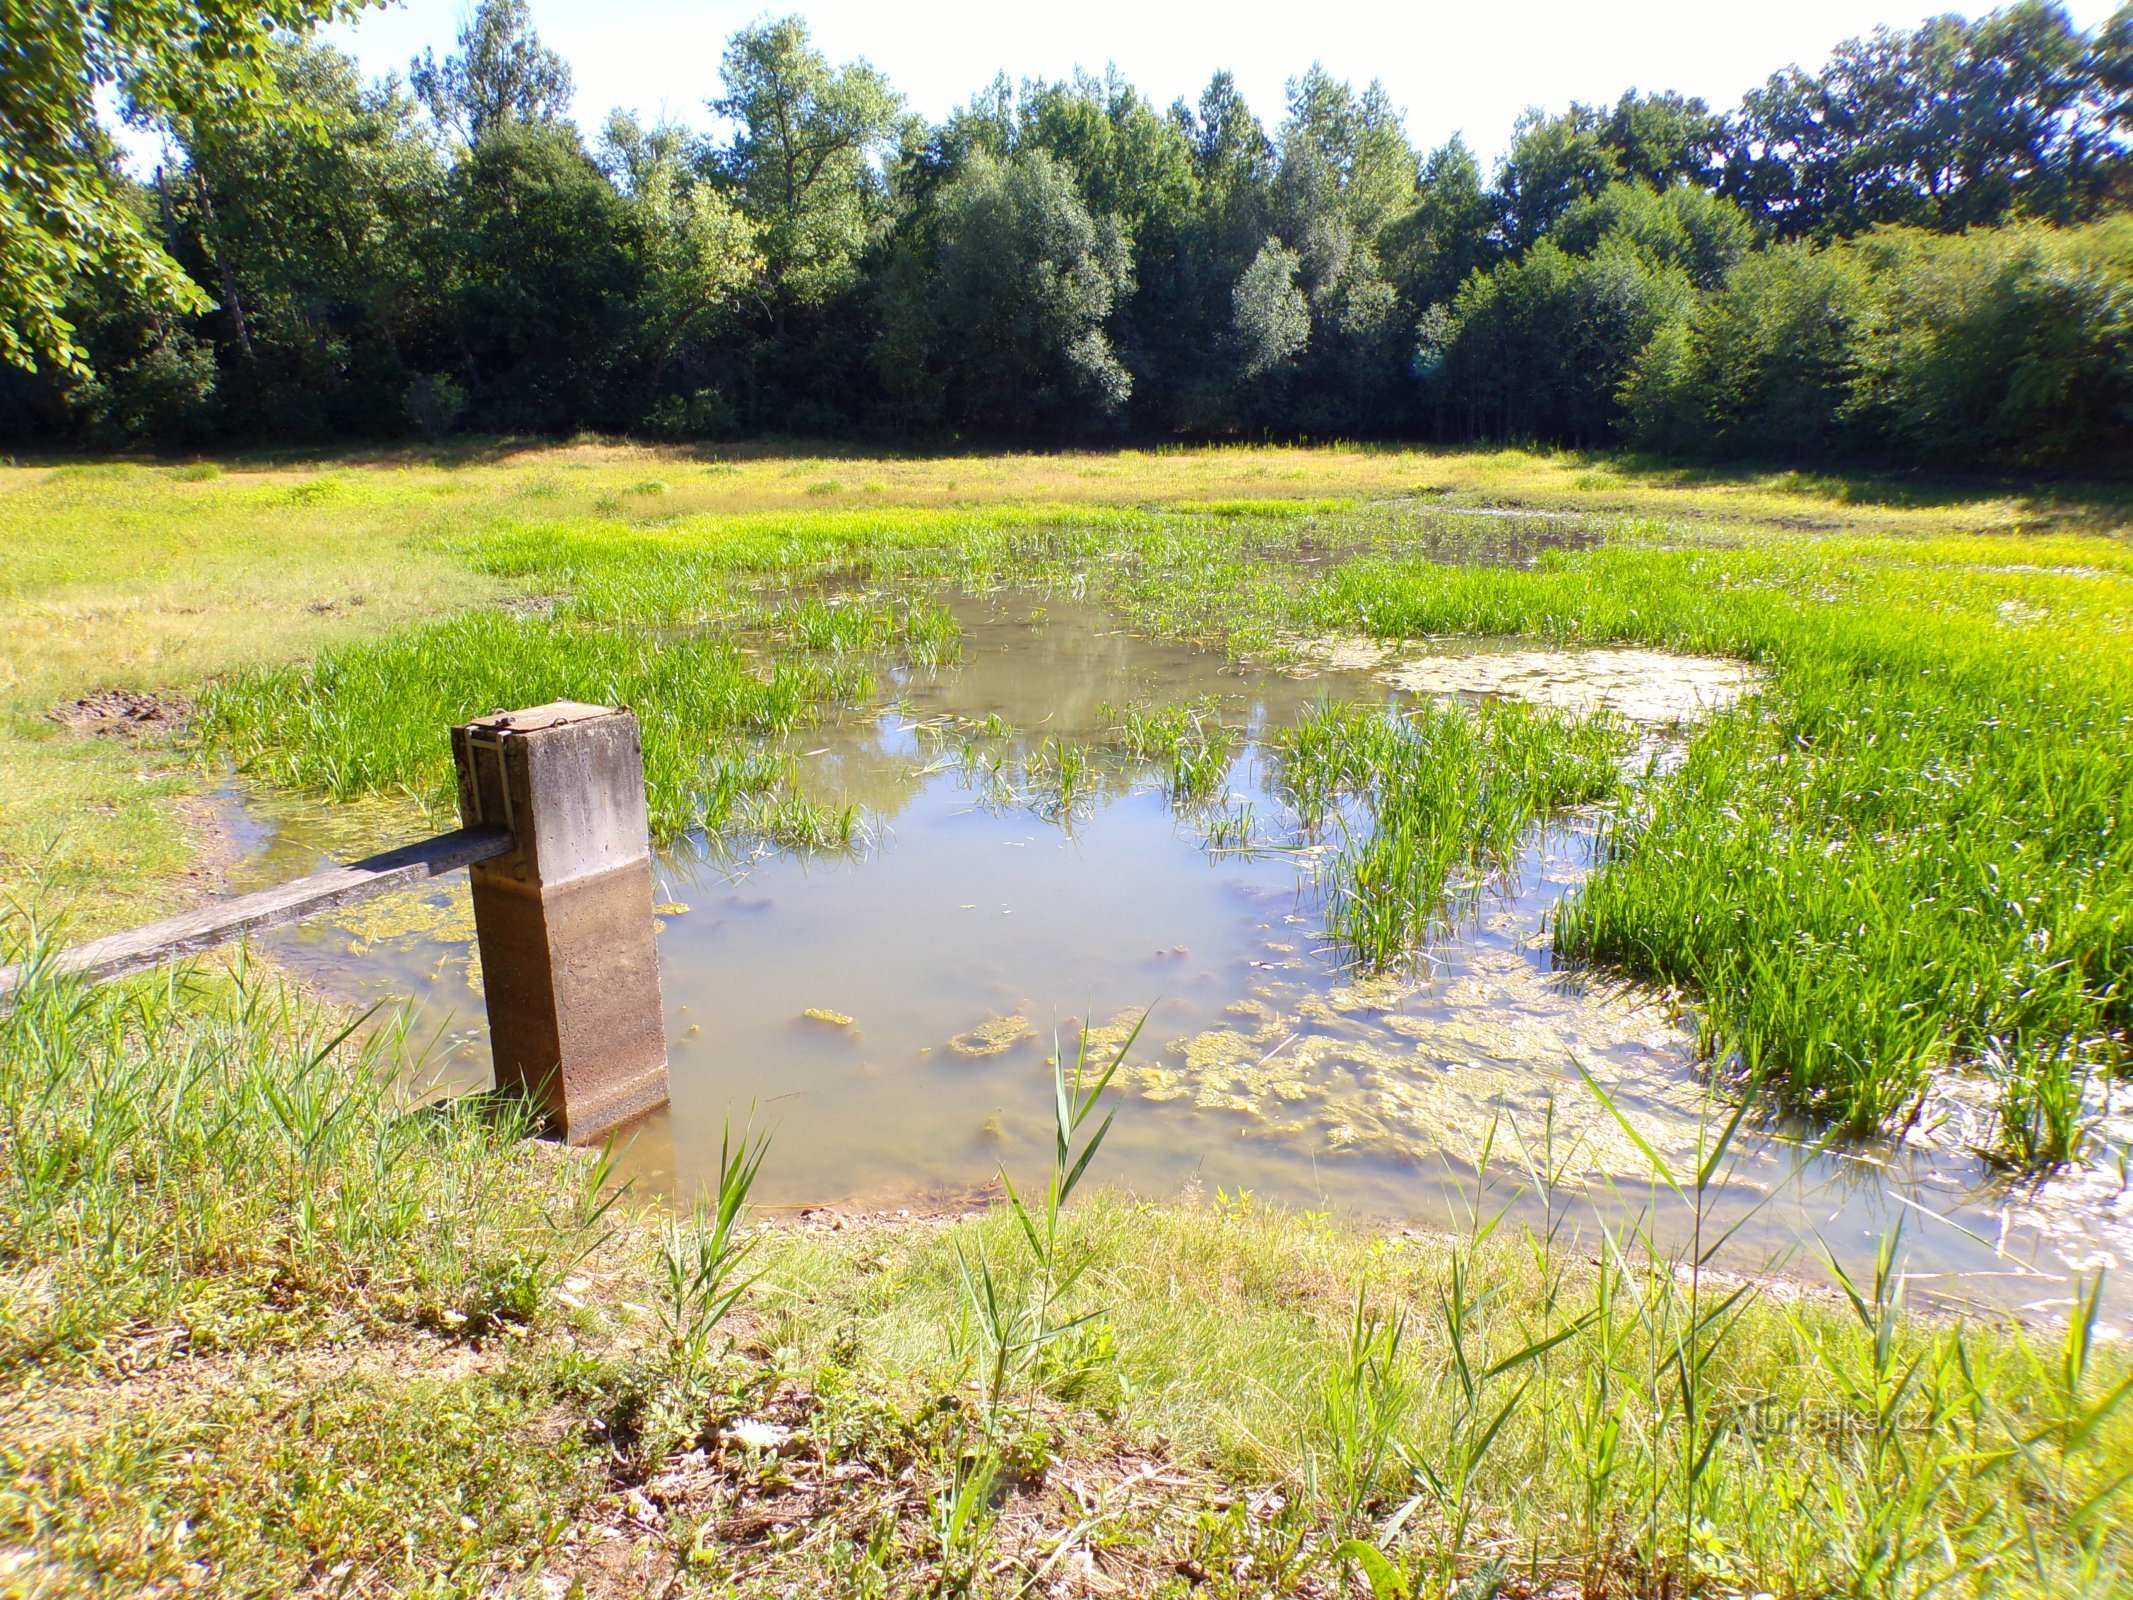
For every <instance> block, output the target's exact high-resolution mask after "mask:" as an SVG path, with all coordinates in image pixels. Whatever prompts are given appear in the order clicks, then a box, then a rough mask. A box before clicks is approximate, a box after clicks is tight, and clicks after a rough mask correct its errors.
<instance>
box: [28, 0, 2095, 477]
mask: <svg viewBox="0 0 2133 1600" xmlns="http://www.w3.org/2000/svg"><path fill="white" fill-rule="evenodd" d="M249 70H250V72H251V74H252V81H253V82H254V83H255V84H256V86H257V88H258V90H259V93H257V94H256V95H250V96H248V95H244V94H201V95H196V96H189V97H182V98H180V99H179V100H177V101H176V102H175V103H172V104H167V105H164V106H162V107H160V108H159V113H158V121H159V123H160V125H161V126H162V127H163V128H164V129H165V131H166V135H167V140H166V147H167V150H168V152H169V154H168V158H167V159H166V160H165V161H164V162H163V164H162V165H161V166H160V167H159V168H158V169H157V170H156V171H155V172H154V174H153V176H152V177H151V178H149V179H147V180H145V181H136V180H133V179H129V178H126V177H125V176H124V175H123V174H121V173H120V171H119V170H118V167H117V163H116V159H115V156H114V155H113V153H112V150H111V148H110V146H109V144H108V142H107V141H105V140H104V139H103V136H102V135H101V133H100V132H99V131H98V130H97V129H96V128H95V127H94V126H93V125H89V126H78V127H74V128H71V129H69V130H67V134H68V137H69V138H71V139H72V141H73V144H72V145H71V146H70V147H69V148H71V149H75V150H77V151H79V152H82V154H81V156H80V159H81V161H83V162H93V163H94V164H95V166H96V168H97V171H98V174H99V175H100V177H101V179H102V181H103V182H104V183H105V184H107V185H108V187H109V190H110V192H111V193H112V194H114V195H115V196H116V203H117V206H118V207H119V212H120V215H119V219H118V221H119V224H120V225H122V226H121V227H120V231H121V232H125V231H126V230H131V233H132V234H133V235H137V236H138V238H139V239H141V240H143V241H149V242H152V244H153V245H154V246H159V247H160V248H159V250H150V249H149V247H148V244H146V243H144V244H143V246H142V251H143V252H145V253H144V254H142V255H141V257H140V259H141V260H150V259H151V258H153V259H154V260H156V261H161V262H163V263H165V264H167V265H168V268H169V271H170V273H173V274H177V275H180V280H181V281H178V282H176V283H175V285H173V284H170V283H163V282H161V281H160V280H155V281H151V277H150V276H148V275H146V274H147V269H145V268H141V267H140V265H139V262H138V261H135V262H134V263H133V266H132V268H131V269H128V270H120V268H119V267H115V266H114V265H113V262H112V261H111V260H110V259H109V258H108V257H107V258H103V259H99V258H98V257H97V256H96V255H95V254H94V252H89V253H86V254H82V255H80V257H79V258H78V259H76V258H73V257H69V258H67V259H64V260H59V261H58V263H57V265H55V266H54V267H53V268H52V270H51V272H50V274H49V281H50V283H51V284H52V285H54V287H53V288H52V289H51V290H50V292H49V294H47V295H45V296H44V298H43V299H42V300H41V301H38V302H37V303H35V304H34V305H33V304H31V303H30V301H29V300H27V299H25V298H24V297H23V296H22V295H21V294H20V293H19V292H18V293H17V294H16V295H15V297H14V299H13V300H11V299H10V296H9V295H8V294H6V293H0V335H4V337H0V357H6V358H8V362H9V364H8V365H6V366H4V367H0V434H5V435H6V436H9V437H11V438H13V439H16V440H19V441H40V440H41V441H46V442H70V441H79V442H96V443H121V442H145V443H150V444H154V445H158V446H164V447H187V446H200V445H206V444H209V443H213V442H267V441H282V440H290V441H298V440H302V441H310V440H331V439H391V438H396V437H406V436H410V435H419V436H423V437H427V438H432V439H435V438H441V437H443V436H445V435H447V434H450V433H452V432H453V431H455V430H469V431H479V432H484V433H493V432H511V433H541V434H555V433H566V432H571V431H576V430H580V429H594V430H600V431H606V432H616V433H630V434H635V435H640V436H652V437H658V438H665V439H676V440H682V439H716V438H724V437H729V436H733V435H737V434H743V433H746V434H784V435H802V436H814V437H823V436H852V435H861V436H867V437H872V438H881V439H897V440H911V441H944V440H948V439H952V438H960V439H966V440H976V441H986V442H990V441H1004V440H1011V439H1012V440H1028V441H1065V440H1095V439H1104V438H1117V437H1193V438H1225V437H1251V438H1261V437H1336V436H1337V437H1426V438H1440V439H1474V438H1497V439H1518V440H1544V441H1557V442H1566V443H1573V444H1582V445H1599V444H1608V443H1627V444H1632V445H1638V446H1643V447H1648V448H1653V449H1658V450H1663V451H1667V452H1672V453H1679V454H1712V455H1727V456H1757V455H1771V456H1783V457H1787V458H1794V459H1815V458H1823V457H1835V456H1847V455H1849V456H1856V457H1864V458H1874V459H1886V460H1899V461H1919V462H1933V461H1947V462H1963V463H1971V462H1981V461H1990V462H1998V463H2005V464H2018V465H2025V466H2041V467H2053V468H2075V469H2081V470H2121V469H2125V468H2127V467H2128V466H2133V446H2129V443H2128V441H2129V440H2133V4H2129V5H2127V6H2125V7H2122V8H2121V9H2120V10H2119V11H2118V12H2117V13H2116V15H2115V16H2113V17H2112V18H2111V19H2109V20H2108V21H2107V22H2105V23H2104V24H2102V25H2101V26H2099V27H2097V28H2096V29H2094V30H2092V31H2084V30H2082V29H2081V28H2079V27H2077V26H2076V25H2075V24H2074V23H2073V21H2072V20H2071V18H2070V17H2069V16H2068V14H2067V13H2066V11H2065V10H2064V9H2062V8H2061V7H2059V6H2057V5H2053V4H2045V3H2023V4H2017V5H2013V6H2010V7H2008V8H2007V9H2004V10H2000V11H1996V12H1993V13H1991V14H1989V15H1986V16H1983V17H1981V18H1978V19H1976V20H1974V21H1965V20H1963V19H1961V18H1959V17H1953V16H1949V17H1939V18H1935V19H1932V20H1930V21H1928V22H1926V23H1925V24H1923V25H1922V26H1920V27H1919V28H1917V29H1915V30H1910V31H1901V30H1888V29H1884V30H1881V31H1879V32H1876V33H1875V34H1873V35H1871V36H1870V37H1867V38H1863V39H1855V40H1851V41H1848V42H1846V43H1844V44H1841V45H1839V46H1838V47H1837V48H1836V50H1835V51H1834V53H1833V54H1832V55H1831V57H1830V59H1829V60H1828V61H1827V62H1826V63H1825V64H1824V65H1823V66H1822V67H1821V68H1820V69H1819V70H1817V71H1808V70H1805V69H1802V68H1799V67H1792V68H1787V69H1786V70H1784V71H1782V72H1779V73H1777V74H1775V75H1774V76H1772V77H1771V78H1770V79H1769V80H1768V81H1767V82H1766V83H1765V84H1763V85H1762V86H1761V87H1759V88H1755V89H1752V90H1750V91H1749V92H1748V93H1746V94H1745V95H1744V96H1743V97H1742V99H1741V102H1740V104H1739V105H1738V106H1737V107H1735V108H1732V109H1731V110H1727V111H1718V110H1714V109H1712V108H1711V107H1710V106H1708V105H1707V104H1705V103H1704V102H1703V101H1701V100H1699V99H1695V98H1692V97H1687V96H1682V95H1678V94H1672V93H1640V92H1638V91H1636V90H1631V91H1628V92H1626V93H1624V94H1623V95H1622V96H1621V97H1620V99H1618V100H1617V101H1615V102H1614V103H1613V104H1612V105H1595V106H1586V105H1572V106H1571V107H1570V108H1569V109H1568V110H1566V111H1562V112H1558V113H1544V112H1540V111H1530V112H1528V113H1526V114H1525V115H1524V116H1523V117H1521V118H1520V119H1519V121H1518V123H1517V125H1516V127H1515V130H1514V132H1513V136H1512V138H1511V141H1510V144H1509V147H1508V150H1507V152H1506V154H1505V155H1504V156H1503V158H1502V159H1501V160H1500V161H1499V162H1497V163H1496V164H1495V166H1494V170H1493V171H1484V169H1483V165H1482V163H1481V162H1480V161H1479V160H1478V159H1477V157H1476V155H1475V154H1474V152H1473V151H1472V150H1471V149H1470V148H1469V147H1468V146H1467V145H1466V144H1465V143H1464V142H1463V140H1461V139H1459V138H1456V137H1455V138H1453V139H1452V140H1450V141H1449V142H1447V143H1445V144H1443V145H1442V146H1440V147H1438V148H1436V149H1434V150H1428V151H1419V150H1417V149H1416V148H1415V147H1414V146H1413V144H1412V143H1411V142H1410V141H1409V138H1408V136H1407V133H1406V131H1405V128H1404V126H1403V119H1402V116H1401V114H1400V112H1399V110H1398V109H1397V108H1396V107H1395V106H1394V105H1393V104H1392V102H1391V100H1390V99H1389V97H1388V96H1387V94H1386V93H1385V91H1384V90H1383V88H1382V87H1381V86H1379V85H1377V84H1375V83H1373V84H1371V85H1369V86H1368V87H1366V88H1363V89H1360V90H1358V89H1356V88H1355V87H1353V86H1352V85H1350V84H1347V83H1343V82H1340V81H1338V80H1337V79H1335V78H1334V77H1332V76H1331V75H1330V74H1328V73H1327V72H1326V71H1324V70H1323V69H1322V68H1320V67H1316V66H1314V67H1312V68H1311V69H1310V70H1309V71H1306V72H1304V73H1303V74H1302V75H1300V76H1299V77H1297V78H1295V79H1293V80H1292V81H1291V82H1290V83H1289V85H1288V88H1287V96H1286V103H1285V105H1284V106H1283V107H1282V108H1281V115H1280V118H1279V120H1278V121H1277V122H1275V123H1273V124H1272V125H1271V126H1270V125H1269V124H1268V123H1267V122H1265V121H1263V120H1262V119H1261V117H1260V116H1259V115H1258V114H1257V113H1256V112H1255V111H1254V110H1253V109H1252V108H1251V107H1250V106H1248V105H1247V104H1246V103H1245V101H1244V100H1243V98H1242V97H1241V96H1240V94H1239V93H1238V91H1237V88H1236V85H1235V84H1234V82H1233V81H1232V80H1231V79H1230V77H1229V76H1228V75H1227V74H1220V73H1218V74H1216V75H1215V77H1214V78H1213V80H1212V81H1211V82H1210V83H1209V84H1208V86H1207V88H1206V90H1205V91H1204V92H1203V93H1202V94H1201V95H1200V96H1199V98H1198V100H1197V102H1195V103H1186V102H1185V101H1182V100H1181V101H1179V102H1177V103H1175V104H1173V105H1171V106H1169V107H1168V108H1164V107H1160V106H1158V105H1155V104H1153V103H1151V102H1150V101H1149V100H1148V99H1146V98H1145V97H1143V96H1142V95H1141V94H1140V93H1138V92H1137V91H1136V90H1135V89H1134V88H1133V87H1132V86H1131V85H1130V84H1128V83H1126V82H1124V81H1123V80H1122V79H1121V78H1119V77H1118V76H1117V75H1116V74H1115V73H1109V74H1106V75H1104V76H1101V77H1097V76H1091V75H1086V74H1083V75H1078V76H1076V77H1074V78H1072V79H1070V80H1066V81H1060V82H1044V81H1028V82H1023V83H1021V84H1013V83H1010V82H1009V81H1008V80H1007V79H1006V78H1005V77H1004V76H1003V77H1001V78H999V79H996V80H995V81H994V82H993V83H992V84H991V85H989V86H988V87H986V88H985V89H984V90H983V91H981V92H980V93H978V94H976V95H974V96H973V97H972V98H971V99H970V100H969V101H968V102H967V103H966V104H964V105H963V106H961V107H959V108H958V109H957V110H955V111H954V112H953V113H952V114H950V115H949V116H948V117H947V118H946V119H945V120H942V121H940V122H929V121H927V120H926V119H924V118H922V117H919V116H916V115H914V114H912V113H911V112H910V111H909V110H908V109H907V108H906V107H905V105H904V103H903V101H902V99H901V98H900V96H899V95H898V94H897V92H896V90H895V89H894V87H893V86H892V85H891V84H890V83H889V82H888V81H887V80H886V79H885V78H884V77H883V76H882V75H881V74H880V73H879V72H877V71H876V70H874V69H873V68H872V67H870V66H868V65H867V64H866V63H864V62H850V63H844V64H838V63H836V62H833V61H832V60H831V59H830V57H829V56H828V55H827V54H826V53H825V52H824V51H823V50H822V49H821V48H820V47H819V46H818V45H817V44H816V42H815V41H814V40H813V39H812V38H811V37H810V35H809V32H808V29H807V27H806V25H805V24H804V23H803V22H802V21H800V20H799V19H797V18H785V19H782V20H769V21H764V22H761V23H758V24H756V25H754V26H751V27H748V28H746V29H743V30H742V31H741V32H740V33H738V34H736V35H735V36H734V37H733V39H732V40H731V41H730V43H729V45H728V47H727V49H726V51H725V54H724V57H723V60H722V63H721V82H720V85H719V92H718V93H717V94H716V95H715V96H713V97H712V98H710V99H709V101H708V105H709V107H710V109H711V110H712V111H713V112H714V113H715V114H716V118H717V122H718V125H719V126H720V128H721V129H722V130H723V131H722V132H721V133H719V134H716V135H703V134H698V133H695V132H692V131H689V130H687V129H685V128H682V127H679V126H673V125H652V126H647V125H645V124H643V123H642V122H640V121H639V120H638V119H636V118H635V117H633V116H631V115H629V114H627V113H624V112H616V113H614V114H613V115H612V116H610V117H609V118H608V120H607V122H606V123H605V125H604V126H603V127H602V129H601V130H600V132H599V134H598V136H597V137H596V138H595V139H593V140H592V141H590V143H588V141H587V140H586V138H585V136H584V135H583V134H582V133H581V132H580V130H579V128H578V126H577V125H576V124H575V123H574V122H573V121H572V120H570V118H569V116H568V110H569V107H570V102H571V96H572V88H571V77H570V72H569V68H568V66H567V64H566V63H565V62H564V61H563V60H562V59H561V58H560V57H558V56H557V55H556V54H555V53H554V52H553V51H552V50H550V49H549V48H548V47H547V46H545V45H544V44H542V42H541V41H540V39H539V37H538V36H537V34H536V33H535V31H534V28H533V26H532V23H531V20H530V17H529V15H528V11H527V7H526V3H525V0H483V3H482V4H481V6H480V7H479V9H478V10H477V11H476V12H475V13H474V14H473V15H472V17H471V18H470V19H469V20H468V22H467V23H466V24H465V26H464V27H463V28H462V30H461V32H460V34H459V36H458V39H457V41H456V46H455V48H454V49H453V50H452V52H451V53H449V54H448V55H446V56H444V57H443V58H442V59H439V58H437V57H436V56H434V55H425V56H424V57H422V58H420V59H418V60H416V61H414V62H412V63H411V64H410V70H409V71H408V73H407V75H406V76H405V77H404V78H399V77H390V78H386V79H383V80H380V81H370V82H367V81H365V80H364V78H363V77H362V75H361V74H360V73H359V71H358V70H357V68H356V66H355V64H354V63H353V62H352V61H350V60H349V59H348V58H347V57H346V56H344V55H342V54H340V53H338V52H336V51H334V50H332V49H329V48H327V47H325V46H323V45H321V44H318V43H316V42H312V41H310V40H308V39H306V38H304V37H303V36H301V35H300V34H299V33H297V32H295V31H292V30H290V29H287V28H283V29H280V30H277V31H275V32H274V33H272V34H271V35H270V36H268V37H266V38H265V39H264V40H263V42H262V43H261V45H260V47H259V49H258V50H257V52H256V59H254V60H252V61H251V62H250V64H249ZM262 104H264V105H268V106H271V107H272V108H273V109H272V110H271V111H270V112H269V113H267V114H261V113H260V110H259V106H260V105H262ZM8 111H9V107H8V106H7V105H6V104H4V103H0V123H4V122H5V121H6V120H7V117H6V113H8ZM77 114H78V115H80V116H88V117H92V118H93V112H91V111H90V110H89V109H88V106H87V102H86V98H84V99H83V100H82V103H81V104H80V105H79V106H78V107H77ZM0 131H4V130H0ZM6 220H7V219H5V218H0V222H4V221H6ZM10 248H11V242H10V236H9V235H8V234H7V232H6V231H5V230H4V229H0V256H4V255H5V254H6V253H7V252H8V250H9V249H10ZM121 265H122V266H123V265H124V264H123V263H121ZM155 270H157V271H161V270H163V269H162V267H160V266H158V267H156V268H155ZM37 281H39V282H42V281H44V280H37ZM16 301H20V302H21V303H20V304H18V303H15V302H16ZM32 313H34V315H33V314H32Z"/></svg>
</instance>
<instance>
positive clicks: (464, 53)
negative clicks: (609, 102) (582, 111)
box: [408, 0, 571, 144]
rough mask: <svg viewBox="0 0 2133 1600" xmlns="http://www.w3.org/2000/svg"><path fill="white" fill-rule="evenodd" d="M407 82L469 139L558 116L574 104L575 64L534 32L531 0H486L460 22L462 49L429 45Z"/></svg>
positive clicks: (443, 120) (438, 115)
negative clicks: (450, 51) (448, 51)
mask: <svg viewBox="0 0 2133 1600" xmlns="http://www.w3.org/2000/svg"><path fill="white" fill-rule="evenodd" d="M408 78H409V81H410V82H411V83H412V84H413V85H414V89H415V93H416V94H417V95H418V96H419V97H420V98H421V100H422V103H423V104H424V105H426V106H428V107H429V110H430V115H431V116H433V117H435V118H436V119H437V121H438V122H439V123H440V124H441V125H443V126H444V127H447V128H450V129H452V130H453V131H454V132H456V133H457V134H458V135H459V137H460V138H461V139H462V140H464V141H465V142H466V143H468V144H478V143H480V142H481V139H482V136H483V135H484V134H486V133H487V132H488V131H489V130H490V129H492V128H494V127H497V126H499V125H500V124H502V123H505V122H554V121H556V120H557V119H558V118H560V117H562V116H564V115H565V114H566V113H567V112H568V111H569V110H570V95H571V86H570V68H569V66H568V65H567V64H566V63H565V62H564V60H563V58H562V57H561V56H559V55H557V54H556V53H555V52H554V51H553V50H551V49H549V48H548V47H547V46H546V45H544V44H542V43H541V41H540V36H539V35H538V34H536V33H535V32H534V31H533V13H532V12H531V11H530V10H529V9H528V8H527V4H526V0H481V4H480V6H479V7H478V8H477V9H476V11H475V12H474V14H473V16H471V17H469V18H468V19H467V20H466V21H465V22H464V23H462V24H461V25H460V29H459V52H458V54H456V55H451V56H447V57H445V59H444V60H443V61H442V62H439V61H438V60H437V58H436V56H435V54H434V53H432V52H430V51H427V50H425V51H424V52H423V53H422V55H421V56H420V57H419V58H418V59H416V60H415V61H413V62H411V63H410V64H409V68H408Z"/></svg>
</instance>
